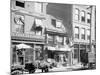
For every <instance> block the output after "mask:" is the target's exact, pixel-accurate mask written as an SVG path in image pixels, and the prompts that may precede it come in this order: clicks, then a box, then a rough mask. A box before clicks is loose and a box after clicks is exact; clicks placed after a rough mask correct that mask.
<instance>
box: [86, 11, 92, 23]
mask: <svg viewBox="0 0 100 75" xmlns="http://www.w3.org/2000/svg"><path fill="white" fill-rule="evenodd" d="M90 22H91V14H90V13H88V14H87V23H90Z"/></svg>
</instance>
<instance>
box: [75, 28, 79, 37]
mask: <svg viewBox="0 0 100 75" xmlns="http://www.w3.org/2000/svg"><path fill="white" fill-rule="evenodd" d="M75 38H77V39H79V27H75Z"/></svg>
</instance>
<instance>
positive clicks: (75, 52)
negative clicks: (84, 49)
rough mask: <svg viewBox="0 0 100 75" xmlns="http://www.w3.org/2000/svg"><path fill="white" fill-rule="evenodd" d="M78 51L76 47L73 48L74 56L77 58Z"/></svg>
mask: <svg viewBox="0 0 100 75" xmlns="http://www.w3.org/2000/svg"><path fill="white" fill-rule="evenodd" d="M78 56H79V52H78V49H74V58H78Z"/></svg>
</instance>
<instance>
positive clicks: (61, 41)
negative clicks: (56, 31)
mask: <svg viewBox="0 0 100 75" xmlns="http://www.w3.org/2000/svg"><path fill="white" fill-rule="evenodd" d="M56 39H57V42H58V43H60V44H64V37H61V36H57V38H56Z"/></svg>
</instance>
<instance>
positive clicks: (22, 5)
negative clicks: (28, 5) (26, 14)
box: [16, 1, 25, 8]
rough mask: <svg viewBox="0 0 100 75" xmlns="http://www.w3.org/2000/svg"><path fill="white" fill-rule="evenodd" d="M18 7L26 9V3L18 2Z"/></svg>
mask: <svg viewBox="0 0 100 75" xmlns="http://www.w3.org/2000/svg"><path fill="white" fill-rule="evenodd" d="M16 6H19V7H23V8H24V7H25V4H24V2H20V1H16Z"/></svg>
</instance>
